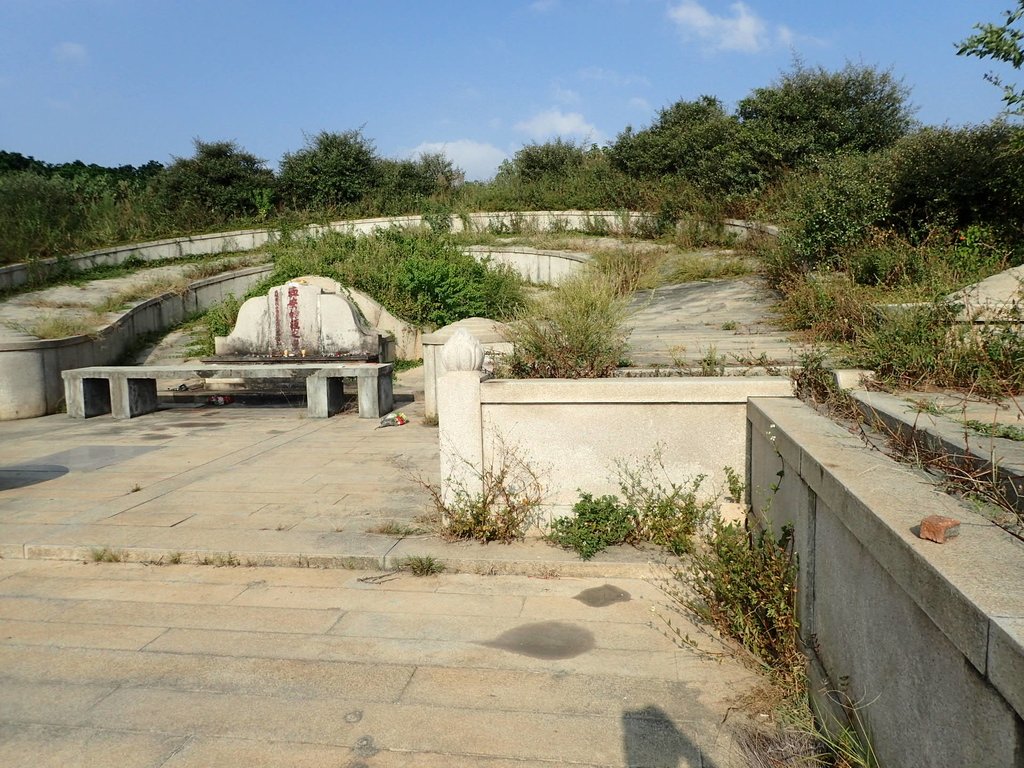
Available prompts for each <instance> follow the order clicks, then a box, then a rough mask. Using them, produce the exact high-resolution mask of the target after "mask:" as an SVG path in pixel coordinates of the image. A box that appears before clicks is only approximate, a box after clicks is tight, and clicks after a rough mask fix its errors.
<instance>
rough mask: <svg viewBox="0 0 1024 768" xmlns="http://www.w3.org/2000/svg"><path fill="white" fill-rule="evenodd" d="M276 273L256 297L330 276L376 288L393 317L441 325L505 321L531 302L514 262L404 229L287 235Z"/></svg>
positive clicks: (278, 252) (429, 233)
mask: <svg viewBox="0 0 1024 768" xmlns="http://www.w3.org/2000/svg"><path fill="white" fill-rule="evenodd" d="M272 254H273V256H274V271H273V273H272V274H271V275H270V276H268V277H267V278H266V279H265V280H263V281H261V282H260V284H259V285H258V286H256V287H255V288H254V289H253V290H252V291H250V295H258V294H259V293H265V292H266V291H267V289H268V288H269V287H270V286H272V285H280V284H281V283H284V282H286V281H288V280H291V279H293V278H296V277H300V276H302V275H323V276H324V277H330V278H333V279H335V280H337V281H338V282H339V283H341V284H342V285H344V286H352V287H353V288H357V289H359V290H361V291H364V292H366V293H368V294H369V295H370V296H372V297H373V298H374V299H376V300H377V301H379V302H380V303H381V304H383V305H384V307H385V308H387V309H388V310H389V311H390V312H391V313H392V314H394V315H395V316H397V317H400V318H402V319H403V320H407V321H409V322H411V323H414V324H416V325H421V326H429V327H433V328H437V327H440V326H444V325H448V324H449V323H453V322H455V321H456V320H462V319H463V318H466V317H474V316H477V317H490V318H494V319H496V320H504V319H507V318H509V317H510V316H512V314H513V313H515V312H516V311H517V310H518V309H519V307H520V306H521V305H522V303H523V294H522V281H521V280H520V279H519V276H518V275H516V274H515V273H514V272H512V270H511V269H509V268H508V267H504V266H500V265H493V264H490V263H480V262H478V261H477V260H476V259H474V258H473V257H472V256H471V255H470V254H468V253H465V252H464V251H463V250H462V249H461V248H460V247H459V246H458V244H457V242H456V241H455V240H454V238H453V237H452V236H450V235H447V234H443V233H440V234H439V233H436V232H433V231H427V230H422V231H413V230H406V229H401V228H397V227H395V228H392V229H388V230H380V231H378V232H376V233H375V234H373V235H369V236H355V235H348V234H339V233H330V234H327V235H324V236H323V237H320V238H306V239H302V240H283V241H282V242H280V243H278V244H277V245H275V246H274V247H273V248H272Z"/></svg>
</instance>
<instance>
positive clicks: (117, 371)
mask: <svg viewBox="0 0 1024 768" xmlns="http://www.w3.org/2000/svg"><path fill="white" fill-rule="evenodd" d="M392 371H393V366H392V364H391V363H315V364H308V363H306V364H303V363H266V364H252V365H216V364H214V365H202V364H200V365H151V366H130V365H107V366H96V367H92V368H75V369H70V370H66V371H64V372H63V374H62V376H63V377H64V397H65V402H66V403H67V411H68V416H70V417H71V418H73V419H87V418H90V417H92V416H100V415H102V414H106V413H109V414H111V415H112V416H113V417H114V418H115V419H131V418H134V417H135V416H142V415H143V414H146V413H152V412H153V411H155V410H156V409H157V405H158V400H157V388H156V382H157V380H158V379H174V378H190V377H193V376H198V377H199V378H202V379H207V378H210V377H212V376H214V375H221V376H227V377H231V378H240V379H300V378H301V379H305V381H306V412H307V414H308V415H309V417H310V418H314V419H324V418H327V417H329V416H332V415H334V414H335V413H337V412H338V411H340V410H341V405H342V403H341V400H342V379H345V378H354V379H356V381H357V384H358V400H359V417H360V418H362V419H377V418H380V417H381V416H383V415H384V414H386V413H388V412H389V411H391V409H392V407H393V405H394V395H393V390H392V383H391V375H392Z"/></svg>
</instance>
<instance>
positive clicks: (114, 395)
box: [110, 376, 159, 419]
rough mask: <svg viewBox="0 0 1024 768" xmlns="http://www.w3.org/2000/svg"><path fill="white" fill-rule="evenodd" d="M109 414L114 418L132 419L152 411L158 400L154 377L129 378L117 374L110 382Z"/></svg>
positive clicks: (155, 407)
mask: <svg viewBox="0 0 1024 768" xmlns="http://www.w3.org/2000/svg"><path fill="white" fill-rule="evenodd" d="M110 400H111V406H112V410H111V414H112V415H113V417H114V418H115V419H133V418H135V417H136V416H142V415H143V414H146V413H153V411H155V410H156V409H157V405H158V404H159V401H158V400H157V395H156V379H130V378H128V377H127V376H117V377H116V378H114V379H112V380H111V382H110Z"/></svg>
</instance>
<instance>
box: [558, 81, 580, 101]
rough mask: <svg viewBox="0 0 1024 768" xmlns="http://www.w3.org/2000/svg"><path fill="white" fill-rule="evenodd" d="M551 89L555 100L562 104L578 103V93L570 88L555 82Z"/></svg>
mask: <svg viewBox="0 0 1024 768" xmlns="http://www.w3.org/2000/svg"><path fill="white" fill-rule="evenodd" d="M551 91H552V96H553V97H554V99H555V101H557V102H560V103H562V104H579V103H580V101H581V99H580V95H579V94H578V93H577V92H576V91H574V90H573V89H572V88H563V87H562V86H560V85H558V84H557V83H556V84H555V85H553V86H551Z"/></svg>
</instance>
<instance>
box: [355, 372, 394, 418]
mask: <svg viewBox="0 0 1024 768" xmlns="http://www.w3.org/2000/svg"><path fill="white" fill-rule="evenodd" d="M356 381H357V382H358V385H359V392H358V396H359V418H361V419H379V418H380V417H381V416H383V415H385V414H387V413H390V412H391V409H392V408H394V406H395V396H394V390H393V388H392V384H391V374H390V373H387V374H385V375H384V376H379V375H378V372H377V371H375V370H374V371H363V370H360V371H358V377H357V379H356Z"/></svg>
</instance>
